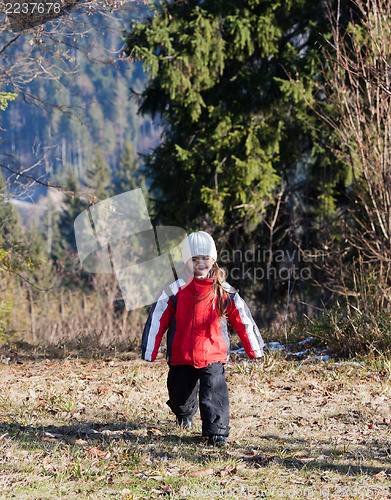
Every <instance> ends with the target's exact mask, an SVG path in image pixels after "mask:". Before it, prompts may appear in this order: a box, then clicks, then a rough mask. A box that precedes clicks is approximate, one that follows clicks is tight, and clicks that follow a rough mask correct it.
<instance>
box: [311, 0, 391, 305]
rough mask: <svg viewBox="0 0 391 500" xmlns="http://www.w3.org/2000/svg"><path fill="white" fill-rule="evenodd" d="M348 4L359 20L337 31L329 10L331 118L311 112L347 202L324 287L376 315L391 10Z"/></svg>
mask: <svg viewBox="0 0 391 500" xmlns="http://www.w3.org/2000/svg"><path fill="white" fill-rule="evenodd" d="M352 4H353V6H354V8H355V9H356V10H357V12H358V13H359V20H358V21H357V22H353V21H352V22H350V23H349V24H348V26H347V28H344V29H341V23H340V9H339V6H338V10H337V11H336V12H335V11H334V12H333V11H332V10H330V11H329V18H330V21H331V23H330V24H331V29H332V37H331V40H330V41H329V42H328V45H326V49H325V50H326V60H327V66H325V72H324V74H325V77H326V85H325V88H324V89H323V90H324V92H325V94H326V100H327V102H328V103H329V104H330V105H331V107H332V109H333V111H332V113H325V112H324V111H321V112H319V113H320V115H321V117H322V118H323V119H324V120H326V121H327V123H328V124H329V125H330V127H331V128H332V130H333V131H334V141H333V148H334V151H335V153H336V154H337V156H338V157H339V158H340V159H341V160H342V161H343V162H344V163H345V164H346V165H347V166H348V167H349V168H350V169H351V175H352V183H351V190H350V197H351V200H352V201H353V203H352V204H351V206H350V209H349V210H348V211H347V212H345V214H342V215H343V216H344V218H341V221H340V224H341V227H342V226H343V234H344V237H345V239H344V241H343V243H342V246H343V250H342V251H341V252H340V255H339V257H338V258H339V259H340V264H341V266H340V267H339V274H338V275H336V274H335V275H334V278H335V279H334V283H333V285H332V286H334V287H335V288H337V289H338V291H340V292H343V293H345V294H346V295H351V296H353V297H355V298H356V299H357V303H358V304H359V306H360V307H366V306H367V305H368V304H369V302H371V304H372V306H375V308H376V309H377V310H380V309H382V308H384V307H385V306H386V305H390V304H391V288H390V284H391V3H390V2H389V0H352ZM349 220H350V222H349ZM349 252H350V253H349ZM344 255H345V257H346V256H348V255H355V258H353V259H352V260H350V261H349V259H348V260H346V258H344Z"/></svg>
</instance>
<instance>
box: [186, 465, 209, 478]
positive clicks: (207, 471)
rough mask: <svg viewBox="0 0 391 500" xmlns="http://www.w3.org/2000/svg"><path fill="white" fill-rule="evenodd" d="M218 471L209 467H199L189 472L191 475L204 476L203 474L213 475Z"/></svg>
mask: <svg viewBox="0 0 391 500" xmlns="http://www.w3.org/2000/svg"><path fill="white" fill-rule="evenodd" d="M215 473H216V469H213V468H212V467H209V468H207V469H199V470H193V471H191V472H188V474H187V475H188V476H189V477H203V476H212V475H213V474H215Z"/></svg>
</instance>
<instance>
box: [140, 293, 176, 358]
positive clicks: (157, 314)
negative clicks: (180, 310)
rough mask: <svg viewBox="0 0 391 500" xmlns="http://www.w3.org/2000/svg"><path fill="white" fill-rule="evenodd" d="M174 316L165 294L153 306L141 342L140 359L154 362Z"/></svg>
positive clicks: (172, 308)
mask: <svg viewBox="0 0 391 500" xmlns="http://www.w3.org/2000/svg"><path fill="white" fill-rule="evenodd" d="M174 315H175V308H174V305H173V302H172V299H171V297H168V296H167V294H166V293H165V292H163V293H162V295H161V296H160V297H159V299H158V301H157V302H155V304H153V306H152V309H151V311H150V313H149V316H148V319H147V322H146V324H145V327H144V331H143V336H142V340H141V349H142V354H141V357H142V359H145V360H146V361H155V359H156V356H157V353H158V350H159V346H160V343H161V341H162V337H163V334H164V332H165V331H166V330H167V328H168V327H169V326H170V323H171V321H172V319H173V317H174Z"/></svg>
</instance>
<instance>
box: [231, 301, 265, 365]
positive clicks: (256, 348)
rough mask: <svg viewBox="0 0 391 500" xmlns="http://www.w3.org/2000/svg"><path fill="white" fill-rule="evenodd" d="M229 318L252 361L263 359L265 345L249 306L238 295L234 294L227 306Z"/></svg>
mask: <svg viewBox="0 0 391 500" xmlns="http://www.w3.org/2000/svg"><path fill="white" fill-rule="evenodd" d="M227 316H228V320H229V322H230V324H231V326H232V328H233V329H234V330H235V331H236V332H237V334H238V335H239V337H240V340H241V341H242V344H243V347H244V349H245V351H246V353H247V356H248V357H249V358H251V359H254V358H260V357H262V356H263V348H264V346H265V343H264V341H263V339H262V336H261V333H260V331H259V329H258V327H257V325H256V324H255V321H254V319H253V317H252V315H251V312H250V310H249V308H248V306H247V304H246V303H245V302H244V300H243V299H242V297H241V296H240V295H239V294H238V293H235V294H233V298H232V299H231V301H230V302H229V304H228V306H227Z"/></svg>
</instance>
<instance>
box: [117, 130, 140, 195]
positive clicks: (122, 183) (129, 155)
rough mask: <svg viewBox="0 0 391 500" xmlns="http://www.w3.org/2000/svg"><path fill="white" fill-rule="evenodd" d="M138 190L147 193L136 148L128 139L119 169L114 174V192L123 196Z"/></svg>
mask: <svg viewBox="0 0 391 500" xmlns="http://www.w3.org/2000/svg"><path fill="white" fill-rule="evenodd" d="M138 188H141V189H143V190H144V191H145V188H146V184H145V177H144V175H143V173H142V171H141V166H140V162H139V161H138V159H137V156H136V153H135V151H134V147H133V145H132V143H131V142H130V141H129V139H127V140H126V141H125V145H124V151H123V153H122V156H121V160H120V162H119V167H118V168H117V169H116V170H115V172H114V192H115V194H121V193H124V192H125V191H131V190H132V189H138Z"/></svg>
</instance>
